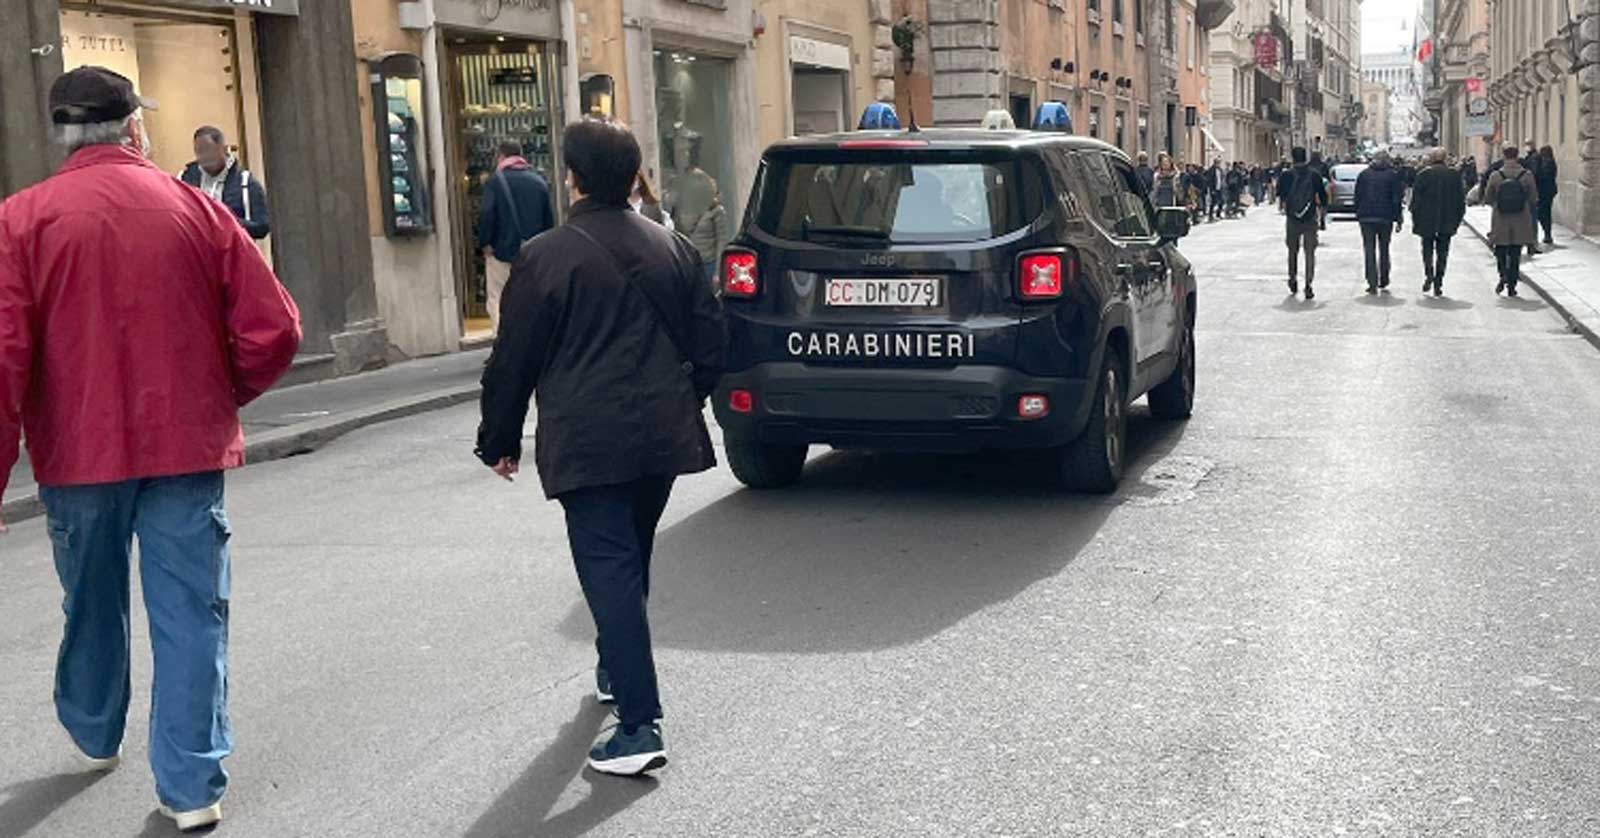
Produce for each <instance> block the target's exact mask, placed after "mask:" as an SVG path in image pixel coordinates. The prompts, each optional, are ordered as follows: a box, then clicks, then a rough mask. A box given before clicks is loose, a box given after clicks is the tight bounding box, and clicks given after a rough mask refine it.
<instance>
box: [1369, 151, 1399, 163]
mask: <svg viewBox="0 0 1600 838" xmlns="http://www.w3.org/2000/svg"><path fill="white" fill-rule="evenodd" d="M1372 160H1373V162H1374V163H1392V162H1394V158H1393V157H1390V156H1389V152H1387V151H1380V152H1378V153H1377V154H1374V155H1373V156H1372Z"/></svg>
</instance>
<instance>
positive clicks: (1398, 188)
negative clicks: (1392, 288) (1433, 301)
mask: <svg viewBox="0 0 1600 838" xmlns="http://www.w3.org/2000/svg"><path fill="white" fill-rule="evenodd" d="M1405 198H1406V181H1405V175H1404V174H1403V173H1402V172H1401V171H1400V170H1398V169H1396V168H1395V167H1394V163H1393V162H1392V161H1391V160H1390V158H1389V152H1387V151H1380V152H1378V154H1377V157H1376V158H1374V159H1373V161H1372V165H1371V166H1368V167H1367V168H1366V169H1365V170H1363V171H1362V172H1361V176H1360V177H1358V178H1356V220H1357V221H1359V222H1360V223H1361V249H1362V250H1363V251H1364V252H1365V254H1366V262H1367V266H1366V267H1367V272H1366V276H1367V293H1368V294H1376V293H1378V291H1379V290H1381V289H1386V288H1388V287H1389V241H1390V238H1391V237H1392V236H1393V235H1394V234H1395V233H1397V232H1399V230H1400V218H1401V214H1402V212H1403V211H1404V208H1405Z"/></svg>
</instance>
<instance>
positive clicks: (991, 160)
mask: <svg viewBox="0 0 1600 838" xmlns="http://www.w3.org/2000/svg"><path fill="white" fill-rule="evenodd" d="M1046 177H1047V175H1046V174H1045V172H1044V170H1043V168H1042V167H1040V166H1038V164H1037V163H1035V162H1034V161H1032V160H1031V159H1026V158H1019V157H1017V156H1016V155H1015V154H1012V153H1009V152H1000V153H993V152H948V151H921V152H906V151H903V150H895V151H851V150H832V149H818V150H811V151H795V152H789V153H786V154H783V155H779V156H772V157H769V158H768V159H767V161H766V162H765V163H764V164H763V169H762V176H761V178H760V181H759V183H760V186H759V189H760V195H759V196H758V197H757V202H756V208H755V214H754V219H753V220H754V223H755V225H756V227H758V228H759V229H761V230H763V231H765V232H767V233H769V234H771V235H773V236H777V237H778V238H782V239H789V240H793V241H823V242H828V243H840V244H846V245H849V244H856V243H859V244H863V245H878V246H881V245H882V244H883V243H885V242H887V243H893V244H917V243H960V242H974V241H982V240H984V239H992V238H996V237H999V236H1003V235H1006V234H1008V233H1011V232H1015V231H1017V230H1020V229H1022V228H1024V227H1027V226H1028V225H1029V224H1031V223H1033V221H1034V219H1036V218H1038V217H1039V215H1040V213H1042V212H1043V197H1042V196H1043V189H1044V187H1045V185H1046V184H1047V181H1046Z"/></svg>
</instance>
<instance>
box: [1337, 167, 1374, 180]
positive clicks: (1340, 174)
mask: <svg viewBox="0 0 1600 838" xmlns="http://www.w3.org/2000/svg"><path fill="white" fill-rule="evenodd" d="M1366 169H1367V167H1366V166H1334V167H1333V179H1334V180H1349V181H1353V180H1355V179H1356V178H1358V177H1360V176H1361V173H1362V172H1364V171H1366Z"/></svg>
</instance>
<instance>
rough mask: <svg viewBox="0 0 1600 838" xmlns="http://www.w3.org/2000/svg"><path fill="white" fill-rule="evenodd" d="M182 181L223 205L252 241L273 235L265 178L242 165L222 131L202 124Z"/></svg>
mask: <svg viewBox="0 0 1600 838" xmlns="http://www.w3.org/2000/svg"><path fill="white" fill-rule="evenodd" d="M178 180H181V181H183V182H184V183H187V184H189V185H190V186H193V187H194V188H196V189H198V190H200V191H201V192H204V193H206V194H207V195H209V196H211V198H212V200H215V201H218V202H220V203H221V204H222V205H223V206H225V207H227V208H228V211H229V212H231V213H233V217H234V218H236V219H238V220H239V226H240V227H243V228H244V231H245V232H246V233H249V234H250V238H252V239H255V240H256V241H260V240H261V239H264V238H266V237H267V236H268V235H269V234H271V232H272V219H271V215H270V213H269V212H268V210H267V191H266V190H265V189H263V188H262V187H261V179H260V178H258V177H256V176H255V175H253V174H251V173H250V170H249V169H246V168H245V167H244V166H243V165H241V164H240V163H239V158H238V157H236V156H235V155H234V154H233V152H231V151H229V150H228V140H227V138H226V137H225V136H224V135H223V133H222V129H220V128H217V127H215V126H212V125H202V126H200V127H199V128H198V129H196V130H195V132H194V160H193V162H191V163H190V164H189V165H187V166H185V167H183V171H182V172H181V173H180V174H179V175H178Z"/></svg>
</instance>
